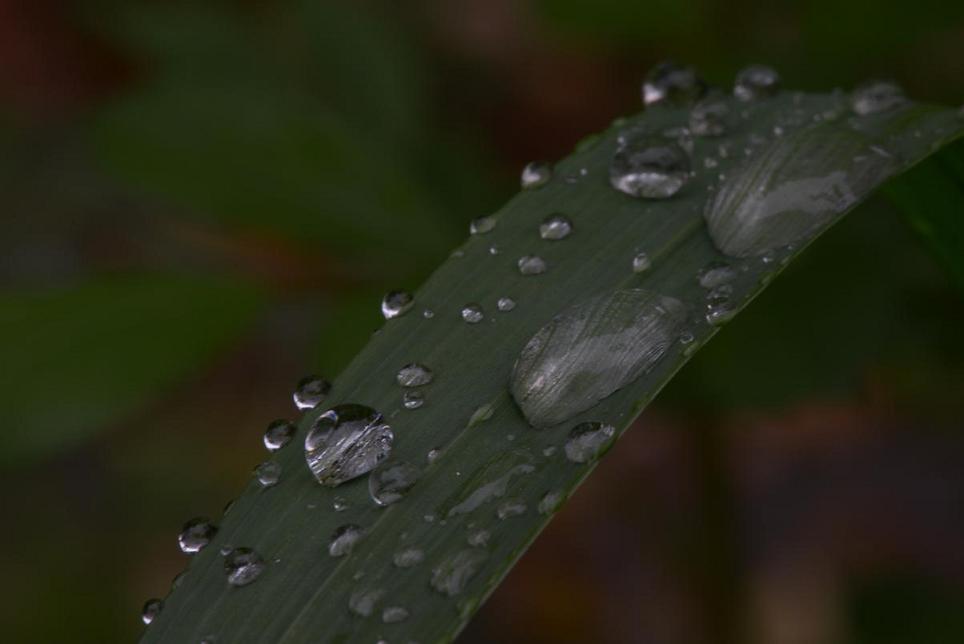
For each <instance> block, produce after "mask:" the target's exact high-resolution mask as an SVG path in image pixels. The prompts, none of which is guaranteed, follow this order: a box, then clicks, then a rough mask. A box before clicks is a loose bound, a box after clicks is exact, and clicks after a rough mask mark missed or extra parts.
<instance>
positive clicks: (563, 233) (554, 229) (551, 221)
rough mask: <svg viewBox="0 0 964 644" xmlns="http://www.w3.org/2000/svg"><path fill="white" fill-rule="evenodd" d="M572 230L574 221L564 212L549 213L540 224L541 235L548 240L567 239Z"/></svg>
mask: <svg viewBox="0 0 964 644" xmlns="http://www.w3.org/2000/svg"><path fill="white" fill-rule="evenodd" d="M571 232H572V221H571V220H570V219H569V217H566V216H565V215H562V214H558V213H557V214H555V215H549V216H548V217H546V218H545V219H543V220H542V223H541V224H539V236H540V237H542V238H543V239H545V240H548V241H557V240H560V239H565V238H566V237H568V236H569V234H570V233H571Z"/></svg>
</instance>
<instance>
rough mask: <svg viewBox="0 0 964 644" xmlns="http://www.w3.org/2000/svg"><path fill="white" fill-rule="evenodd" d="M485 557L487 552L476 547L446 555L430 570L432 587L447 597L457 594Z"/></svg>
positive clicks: (480, 565) (463, 588)
mask: <svg viewBox="0 0 964 644" xmlns="http://www.w3.org/2000/svg"><path fill="white" fill-rule="evenodd" d="M487 558H488V554H486V552H485V551H484V550H479V549H477V548H472V549H466V550H460V551H459V552H456V553H455V554H454V555H450V556H449V557H446V558H445V559H443V560H442V561H441V562H440V563H439V564H438V566H436V567H435V568H434V569H433V570H432V581H431V584H432V588H434V589H435V590H436V591H438V592H440V593H442V594H443V595H448V596H449V597H454V596H455V595H458V594H459V593H461V592H462V591H463V590H465V586H466V585H467V584H468V583H469V581H470V580H471V579H472V577H474V576H475V575H476V573H478V572H479V569H480V568H481V567H482V564H483V563H485V560H486V559H487Z"/></svg>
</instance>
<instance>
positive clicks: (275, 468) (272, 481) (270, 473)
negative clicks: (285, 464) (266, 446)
mask: <svg viewBox="0 0 964 644" xmlns="http://www.w3.org/2000/svg"><path fill="white" fill-rule="evenodd" d="M253 474H254V477H255V478H256V479H258V483H260V484H261V487H272V486H274V485H277V484H278V481H280V480H281V465H280V464H279V463H276V462H274V461H265V462H264V463H261V464H260V465H258V466H257V467H256V468H254V472H253Z"/></svg>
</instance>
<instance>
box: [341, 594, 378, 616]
mask: <svg viewBox="0 0 964 644" xmlns="http://www.w3.org/2000/svg"><path fill="white" fill-rule="evenodd" d="M384 596H385V591H384V590H382V589H381V588H362V589H360V590H356V591H355V592H353V593H352V594H351V597H349V598H348V609H349V610H350V611H351V612H353V613H355V614H356V615H358V616H359V617H371V615H372V613H374V612H375V604H377V603H378V602H379V601H381V599H382V597H384Z"/></svg>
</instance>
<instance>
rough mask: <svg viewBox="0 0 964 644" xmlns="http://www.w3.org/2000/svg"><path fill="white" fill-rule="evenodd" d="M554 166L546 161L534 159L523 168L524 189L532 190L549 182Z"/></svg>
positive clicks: (522, 182) (522, 181)
mask: <svg viewBox="0 0 964 644" xmlns="http://www.w3.org/2000/svg"><path fill="white" fill-rule="evenodd" d="M551 178H552V168H550V167H549V164H548V163H546V162H544V161H533V162H532V163H529V164H527V165H526V167H524V168H522V177H521V181H520V183H521V185H522V189H523V190H532V189H533V188H539V187H541V186H544V185H546V184H547V183H549V179H551Z"/></svg>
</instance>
